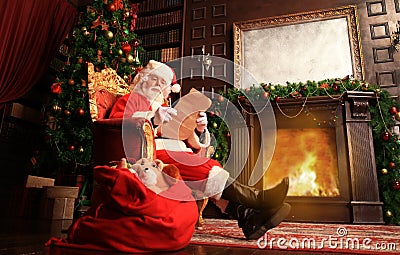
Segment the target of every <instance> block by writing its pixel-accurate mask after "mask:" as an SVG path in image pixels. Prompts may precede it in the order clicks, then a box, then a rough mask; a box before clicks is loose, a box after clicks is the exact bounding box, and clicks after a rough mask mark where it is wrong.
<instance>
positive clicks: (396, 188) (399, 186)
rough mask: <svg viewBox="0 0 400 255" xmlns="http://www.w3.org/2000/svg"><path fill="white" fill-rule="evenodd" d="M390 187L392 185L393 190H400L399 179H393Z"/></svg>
mask: <svg viewBox="0 0 400 255" xmlns="http://www.w3.org/2000/svg"><path fill="white" fill-rule="evenodd" d="M392 187H393V189H395V190H400V181H399V180H394V181H393V182H392Z"/></svg>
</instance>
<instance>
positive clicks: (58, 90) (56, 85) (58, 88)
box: [50, 82, 62, 95]
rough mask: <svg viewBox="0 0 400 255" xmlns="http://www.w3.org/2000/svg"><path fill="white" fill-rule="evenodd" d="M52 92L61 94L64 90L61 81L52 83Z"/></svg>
mask: <svg viewBox="0 0 400 255" xmlns="http://www.w3.org/2000/svg"><path fill="white" fill-rule="evenodd" d="M50 89H51V92H52V93H54V94H57V95H59V94H60V93H61V92H62V88H61V85H60V83H59V82H57V83H53V84H52V85H51V88H50Z"/></svg>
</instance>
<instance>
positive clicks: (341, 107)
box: [232, 92, 383, 224]
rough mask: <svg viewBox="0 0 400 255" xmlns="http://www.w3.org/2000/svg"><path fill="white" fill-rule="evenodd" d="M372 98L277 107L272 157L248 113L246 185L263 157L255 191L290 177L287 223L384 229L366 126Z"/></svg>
mask: <svg viewBox="0 0 400 255" xmlns="http://www.w3.org/2000/svg"><path fill="white" fill-rule="evenodd" d="M373 99H374V93H373V92H348V93H347V94H346V95H345V97H344V98H339V97H311V98H308V99H307V104H304V100H296V99H287V100H282V101H281V102H279V105H276V104H275V105H273V107H272V108H273V111H274V114H275V118H276V128H277V129H276V145H275V150H274V154H273V156H272V157H271V156H270V157H268V155H265V153H264V151H268V150H266V149H265V148H263V147H265V146H266V145H265V144H262V143H263V142H260V141H259V140H260V139H258V138H259V137H260V136H261V135H262V134H264V135H265V133H268V132H265V130H261V129H262V128H261V126H262V125H260V120H259V118H258V117H256V115H254V114H248V113H249V111H251V108H248V109H245V110H244V111H243V114H244V115H245V117H246V121H247V124H248V127H249V130H250V131H249V132H250V141H251V142H250V144H251V146H250V148H249V150H250V157H249V159H248V160H247V165H246V167H245V170H244V171H243V172H242V174H241V175H240V176H239V181H241V182H244V183H247V181H248V180H249V177H250V175H251V173H252V169H254V165H255V164H256V161H257V160H259V158H258V157H262V160H263V161H264V165H265V167H266V168H268V170H267V171H266V173H265V174H264V176H263V178H262V179H261V180H260V181H259V182H258V183H257V184H256V187H258V188H264V189H265V188H268V187H271V186H274V185H276V184H277V183H279V181H280V180H281V179H282V178H283V177H284V176H289V178H290V189H289V193H288V198H287V202H289V203H290V204H291V205H292V211H291V214H290V215H289V216H288V218H287V220H288V221H300V222H301V221H304V222H327V223H329V222H340V223H357V224H358V223H363V224H382V223H383V216H382V203H381V202H380V201H379V191H378V182H377V176H376V166H375V158H374V150H373V140H372V130H371V128H370V127H369V124H368V123H369V120H370V116H369V112H368V106H369V103H370V101H371V100H373ZM299 113H300V114H299ZM294 116H295V117H294ZM261 121H263V120H261ZM232 133H233V135H237V136H239V137H240V134H241V132H232ZM239 140H240V139H239ZM232 141H235V139H232ZM264 141H265V139H264ZM232 146H235V144H233V145H232ZM239 154H241V152H240V151H239V152H237V156H238V157H240V155H239ZM265 161H268V162H265ZM269 161H270V162H269Z"/></svg>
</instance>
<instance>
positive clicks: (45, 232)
mask: <svg viewBox="0 0 400 255" xmlns="http://www.w3.org/2000/svg"><path fill="white" fill-rule="evenodd" d="M0 223H1V229H0V255H17V254H18V255H38V254H40V255H44V254H45V255H78V254H79V255H106V254H110V255H111V254H119V255H121V253H117V252H115V253H114V252H95V251H88V250H77V249H66V248H55V247H52V248H49V247H45V245H44V243H45V242H46V241H47V240H48V239H49V238H50V237H52V236H56V237H61V236H65V235H66V234H65V232H66V231H65V230H62V229H63V228H64V229H65V228H66V226H69V224H70V221H61V220H27V219H21V218H2V219H1V220H0ZM63 225H64V226H63ZM151 254H163V255H189V254H196V255H202V254H217V255H218V254H220V255H223V254H229V255H232V254H235V255H236V254H237V255H245V254H246V255H248V254H252V255H259V254H273V255H274V254H279V255H284V254H297V255H305V254H332V255H334V254H339V253H327V252H313V253H311V252H302V251H291V252H288V251H285V250H282V251H265V250H260V249H244V248H235V247H219V246H206V245H188V246H187V247H186V248H184V249H183V250H180V251H176V252H160V253H151ZM346 254H349V253H346Z"/></svg>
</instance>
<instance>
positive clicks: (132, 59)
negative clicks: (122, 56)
mask: <svg viewBox="0 0 400 255" xmlns="http://www.w3.org/2000/svg"><path fill="white" fill-rule="evenodd" d="M126 59H127V60H128V63H133V61H135V58H134V57H133V56H132V55H131V54H128V55H127V56H126Z"/></svg>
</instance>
